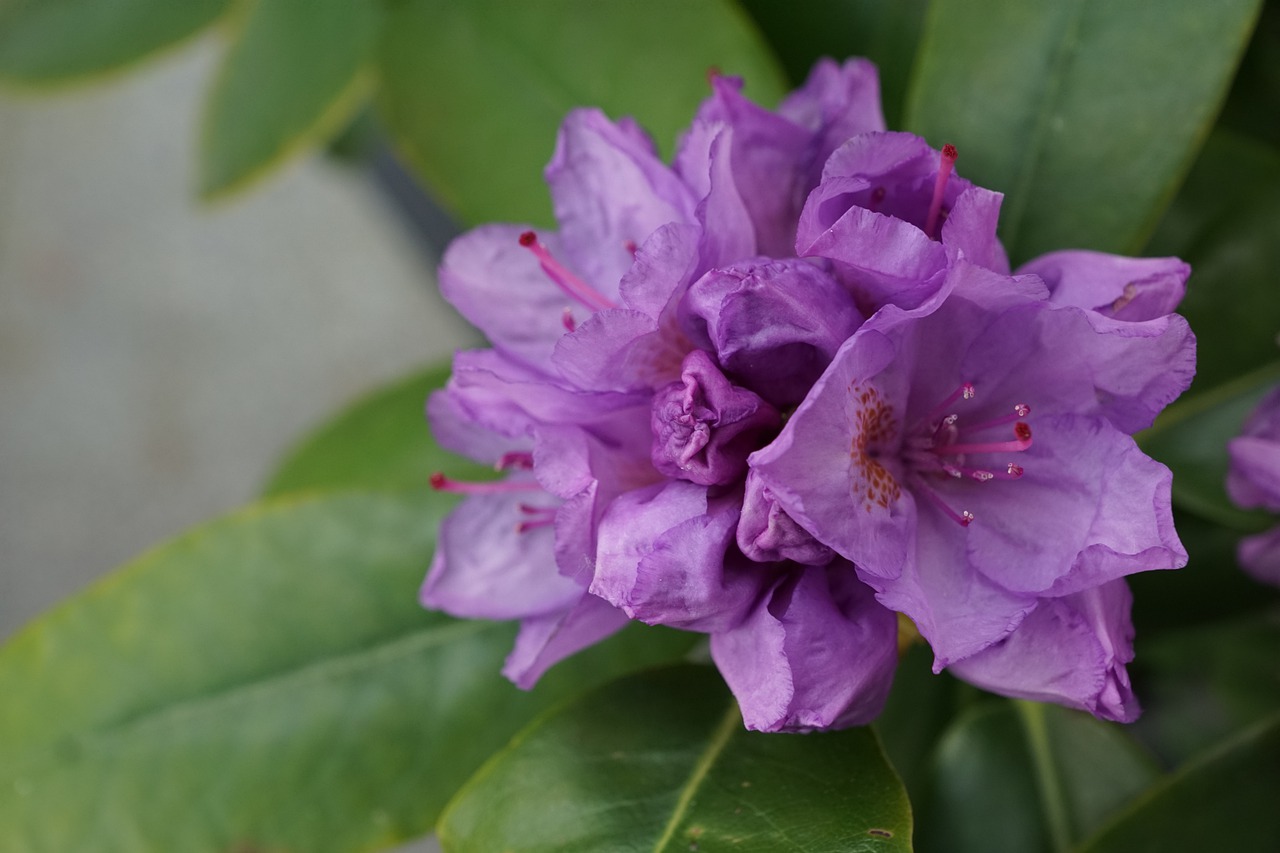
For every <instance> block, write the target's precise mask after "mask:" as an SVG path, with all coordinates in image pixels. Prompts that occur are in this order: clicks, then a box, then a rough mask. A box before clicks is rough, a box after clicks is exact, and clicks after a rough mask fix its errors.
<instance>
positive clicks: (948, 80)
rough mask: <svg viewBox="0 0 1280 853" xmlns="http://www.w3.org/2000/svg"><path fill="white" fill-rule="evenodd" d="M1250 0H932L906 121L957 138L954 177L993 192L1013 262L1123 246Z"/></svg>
mask: <svg viewBox="0 0 1280 853" xmlns="http://www.w3.org/2000/svg"><path fill="white" fill-rule="evenodd" d="M1260 7H1261V2H1260V0H1223V2H1220V3H1213V4H1205V3H1203V2H1202V0H1166V2H1160V3H1112V2H1108V0H1070V2H1060V1H1059V0H977V2H975V0H933V2H931V3H930V5H929V11H928V13H927V14H926V17H925V28H924V36H923V38H922V40H921V43H920V52H919V56H918V59H917V63H916V70H915V74H914V76H913V78H912V84H911V90H910V94H909V96H908V106H907V127H908V129H910V130H913V131H915V132H917V133H920V134H922V135H924V136H926V137H928V139H929V140H930V141H931V142H932V143H933V144H934V145H941V144H942V143H944V142H951V143H954V144H955V145H956V146H957V147H958V148H959V150H960V162H959V169H960V171H961V173H962V174H963V175H964V176H965V177H967V178H970V179H972V180H974V181H976V182H977V183H979V184H982V185H983V186H988V187H991V188H992V189H996V190H999V191H1001V192H1004V193H1005V205H1004V210H1003V212H1002V214H1001V217H1000V219H1001V234H1002V236H1003V238H1004V241H1005V245H1006V246H1007V247H1008V249H1009V251H1010V254H1011V256H1012V258H1013V259H1014V260H1015V262H1018V261H1022V260H1026V259H1027V258H1030V257H1032V256H1034V255H1038V254H1040V253H1042V252H1047V251H1051V250H1054V249H1061V248H1087V249H1098V250H1102V251H1111V252H1124V253H1129V254H1132V253H1134V252H1136V251H1137V250H1138V249H1139V248H1141V246H1142V244H1143V242H1144V241H1145V240H1146V238H1147V237H1148V236H1149V234H1150V233H1151V230H1152V229H1153V228H1154V227H1155V225H1156V222H1157V220H1158V218H1159V216H1160V213H1161V212H1162V210H1163V208H1164V206H1165V205H1166V204H1167V203H1168V201H1169V199H1170V198H1172V196H1173V192H1174V190H1175V189H1176V188H1177V185H1178V183H1179V181H1180V180H1181V178H1182V176H1183V174H1184V173H1185V172H1186V170H1187V168H1188V167H1189V166H1190V164H1191V160H1192V158H1193V156H1194V154H1195V151H1196V149H1197V148H1198V147H1199V145H1200V143H1201V141H1202V140H1203V139H1204V137H1205V135H1206V134H1207V133H1208V131H1209V126H1210V124H1211V123H1212V121H1213V117H1214V114H1215V112H1216V111H1217V108H1218V104H1219V103H1220V102H1221V100H1222V98H1223V96H1224V94H1225V92H1226V88H1227V84H1228V83H1229V81H1230V79H1231V74H1232V72H1233V70H1234V69H1235V66H1236V63H1237V61H1238V60H1239V57H1240V55H1241V53H1242V52H1243V50H1244V47H1245V44H1246V42H1247V41H1248V38H1249V34H1250V32H1251V31H1252V28H1253V24H1254V21H1255V19H1256V18H1257V14H1258V10H1259V8H1260ZM1189 58H1194V61H1191V60H1190V59H1189Z"/></svg>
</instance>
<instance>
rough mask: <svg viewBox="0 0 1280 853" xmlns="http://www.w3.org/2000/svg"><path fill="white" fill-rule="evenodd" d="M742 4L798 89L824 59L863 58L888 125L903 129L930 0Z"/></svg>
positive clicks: (751, 0)
mask: <svg viewBox="0 0 1280 853" xmlns="http://www.w3.org/2000/svg"><path fill="white" fill-rule="evenodd" d="M742 5H743V7H744V8H745V9H746V10H747V11H748V12H749V13H750V14H751V17H753V18H754V19H755V20H756V22H757V23H758V24H759V25H760V30H761V31H762V32H763V33H764V34H765V37H766V38H767V39H769V43H770V44H771V45H773V49H774V50H775V51H776V52H777V54H778V58H779V59H780V60H781V61H782V64H783V66H784V67H785V68H786V70H787V76H788V77H789V78H790V79H791V82H792V83H794V84H796V85H799V84H800V83H802V82H804V79H805V77H806V76H808V74H809V68H810V67H811V66H812V65H813V63H814V62H815V61H816V60H817V59H818V58H819V57H823V56H831V57H835V58H836V59H844V58H845V57H849V56H862V57H866V58H867V59H870V60H871V61H872V62H874V63H875V64H876V67H877V68H878V69H879V71H880V100H881V101H882V102H883V104H884V117H885V121H886V122H887V123H888V126H889V128H890V129H894V128H897V127H899V126H900V125H901V122H902V110H903V105H904V102H905V101H906V97H907V80H908V78H909V77H910V74H911V65H912V62H913V60H914V59H915V56H916V45H917V44H918V43H919V41H920V29H921V27H922V25H923V23H924V11H925V8H926V6H927V5H928V0H892V1H891V2H885V0H809V2H806V3H778V2H776V0H743V3H742Z"/></svg>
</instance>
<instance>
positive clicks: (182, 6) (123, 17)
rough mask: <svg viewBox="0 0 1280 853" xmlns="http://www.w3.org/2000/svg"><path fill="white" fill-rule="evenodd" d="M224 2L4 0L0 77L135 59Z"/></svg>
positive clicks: (49, 75) (66, 73)
mask: <svg viewBox="0 0 1280 853" xmlns="http://www.w3.org/2000/svg"><path fill="white" fill-rule="evenodd" d="M228 2H229V0H182V2H174V0H5V2H0V77H4V78H8V79H9V80H13V81H17V82H21V83H28V84H44V83H54V82H62V81H67V80H72V79H75V78H79V77H86V76H89V75H92V74H97V73H99V72H102V71H109V70H114V69H117V68H119V67H120V66H123V65H127V64H129V63H133V62H136V61H138V60H140V59H142V58H144V57H146V56H147V55H149V54H151V53H153V52H155V51H157V50H160V49H161V48H165V47H168V46H170V45H172V44H173V43H174V42H177V41H179V40H181V39H184V38H186V37H188V36H190V35H192V34H193V33H195V32H197V31H198V30H200V29H202V28H204V27H205V26H207V25H209V24H210V23H212V22H213V20H214V19H215V18H217V17H218V16H219V15H221V14H222V12H223V9H225V8H226V6H227V4H228Z"/></svg>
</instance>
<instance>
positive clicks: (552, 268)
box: [520, 231, 615, 311]
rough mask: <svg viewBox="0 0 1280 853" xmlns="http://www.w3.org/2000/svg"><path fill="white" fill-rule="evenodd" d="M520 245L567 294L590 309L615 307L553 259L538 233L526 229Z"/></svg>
mask: <svg viewBox="0 0 1280 853" xmlns="http://www.w3.org/2000/svg"><path fill="white" fill-rule="evenodd" d="M520 245H521V246H524V247H525V248H526V249H528V250H529V251H531V252H533V255H534V257H536V258H537V259H538V266H540V267H542V271H543V272H544V273H546V274H547V278H549V279H551V280H552V281H553V282H555V283H556V284H557V285H558V286H559V287H560V289H561V290H563V291H564V292H565V293H566V294H567V295H568V296H571V297H572V298H574V299H576V300H578V301H579V302H581V303H582V304H583V305H585V306H587V307H588V308H590V309H591V310H592V311H599V310H601V309H604V308H613V307H615V305H614V303H613V301H612V300H610V299H608V298H606V297H605V296H603V295H601V294H600V292H599V291H597V290H596V289H595V288H593V287H592V286H591V285H589V284H587V283H586V282H585V281H583V280H582V279H580V278H578V277H577V276H576V275H574V274H573V273H571V272H570V271H569V268H568V267H566V266H565V265H564V264H562V263H560V262H559V261H557V260H556V259H555V256H554V255H552V254H551V251H550V250H549V249H548V248H547V247H546V246H544V245H543V244H542V241H541V240H539V239H538V235H537V234H535V233H533V232H532V231H526V232H524V233H523V234H521V235H520Z"/></svg>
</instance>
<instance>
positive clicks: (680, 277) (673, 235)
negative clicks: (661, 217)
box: [621, 223, 701, 320]
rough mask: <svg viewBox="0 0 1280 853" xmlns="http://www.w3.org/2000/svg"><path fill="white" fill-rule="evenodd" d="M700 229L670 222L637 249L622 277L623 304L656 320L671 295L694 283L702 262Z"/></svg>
mask: <svg viewBox="0 0 1280 853" xmlns="http://www.w3.org/2000/svg"><path fill="white" fill-rule="evenodd" d="M698 237H699V229H698V228H697V226H694V225H682V224H679V223H669V224H667V225H664V226H662V227H661V228H659V229H658V230H657V231H655V232H653V234H652V235H650V237H649V239H648V240H645V241H644V242H643V243H641V244H640V247H639V248H638V249H637V250H636V258H635V263H634V264H632V266H631V269H629V270H627V274H626V275H624V276H623V277H622V284H621V290H622V301H623V303H624V304H625V305H626V306H627V307H628V308H631V309H633V310H635V311H640V312H643V313H645V314H647V315H649V316H650V317H653V318H654V319H655V320H656V319H657V318H658V316H659V315H660V314H661V313H662V311H663V309H664V308H666V307H667V304H668V303H669V302H670V301H671V298H672V296H673V294H675V293H677V292H679V291H681V290H682V289H683V287H684V286H686V285H688V284H689V282H691V281H693V277H694V273H695V270H696V269H697V267H698V265H699V263H700V262H701V259H700V258H699V255H698Z"/></svg>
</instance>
